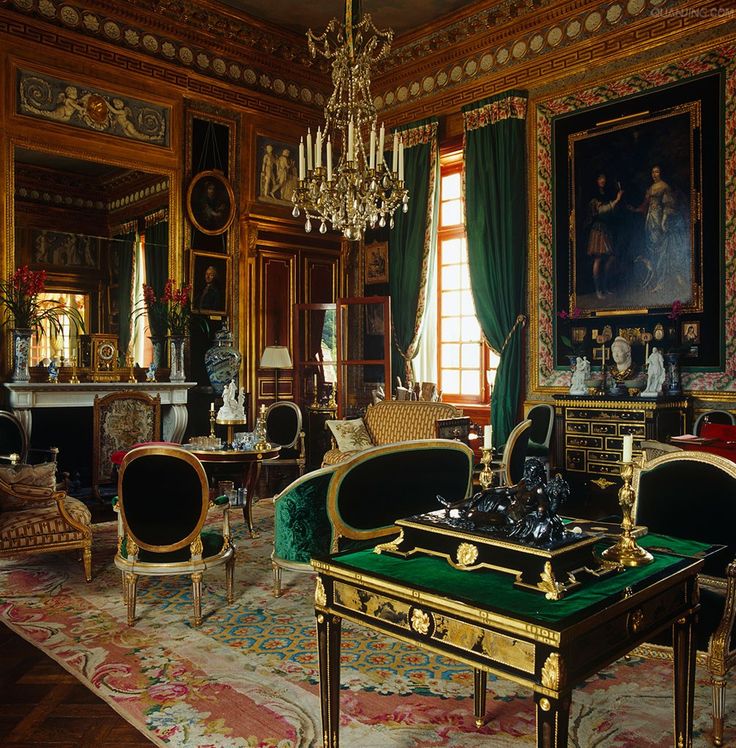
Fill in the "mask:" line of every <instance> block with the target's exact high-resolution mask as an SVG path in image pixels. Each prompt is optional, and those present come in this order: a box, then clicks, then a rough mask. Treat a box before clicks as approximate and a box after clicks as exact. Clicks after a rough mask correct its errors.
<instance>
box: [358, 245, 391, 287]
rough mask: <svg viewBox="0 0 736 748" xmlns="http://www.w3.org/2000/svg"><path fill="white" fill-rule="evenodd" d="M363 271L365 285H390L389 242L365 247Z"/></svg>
mask: <svg viewBox="0 0 736 748" xmlns="http://www.w3.org/2000/svg"><path fill="white" fill-rule="evenodd" d="M363 270H364V282H365V285H370V284H372V283H388V242H373V243H372V244H366V245H365V249H364V254H363Z"/></svg>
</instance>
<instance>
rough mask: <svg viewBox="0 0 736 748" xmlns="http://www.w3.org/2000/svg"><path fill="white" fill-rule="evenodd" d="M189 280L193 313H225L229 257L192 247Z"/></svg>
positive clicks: (228, 281) (228, 280)
mask: <svg viewBox="0 0 736 748" xmlns="http://www.w3.org/2000/svg"><path fill="white" fill-rule="evenodd" d="M189 282H190V284H191V286H192V311H193V312H194V313H195V314H207V315H225V314H227V289H228V288H229V283H230V258H229V257H227V256H225V255H221V254H217V253H215V252H201V251H199V250H196V249H193V250H192V251H191V252H190V253H189Z"/></svg>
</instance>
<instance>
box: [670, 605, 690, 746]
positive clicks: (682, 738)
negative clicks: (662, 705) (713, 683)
mask: <svg viewBox="0 0 736 748" xmlns="http://www.w3.org/2000/svg"><path fill="white" fill-rule="evenodd" d="M693 636H694V633H693V616H692V615H689V616H685V617H683V618H679V619H678V620H677V621H675V623H674V624H673V625H672V643H673V649H674V659H675V663H674V680H675V736H674V738H675V741H674V745H675V748H692V744H693V702H694V696H695V641H694V638H693Z"/></svg>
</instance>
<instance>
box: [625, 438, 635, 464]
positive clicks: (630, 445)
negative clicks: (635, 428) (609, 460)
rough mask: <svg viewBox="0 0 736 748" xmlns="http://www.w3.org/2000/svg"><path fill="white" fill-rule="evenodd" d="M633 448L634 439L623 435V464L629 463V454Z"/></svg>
mask: <svg viewBox="0 0 736 748" xmlns="http://www.w3.org/2000/svg"><path fill="white" fill-rule="evenodd" d="M633 448H634V437H633V436H632V435H631V434H625V435H624V456H623V461H624V462H631V452H632V450H633Z"/></svg>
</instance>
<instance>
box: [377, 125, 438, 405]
mask: <svg viewBox="0 0 736 748" xmlns="http://www.w3.org/2000/svg"><path fill="white" fill-rule="evenodd" d="M398 131H399V133H400V137H402V138H403V141H404V183H405V185H406V188H407V189H408V190H409V210H408V211H407V212H406V213H404V212H402V210H401V208H399V209H398V210H397V211H396V213H395V214H394V227H393V229H391V231H390V233H389V246H388V252H389V263H388V274H389V293H390V294H391V323H392V327H393V346H392V347H391V353H392V355H391V371H392V372H393V373H394V374H397V375H400V376H402V378H404V379H405V381H413V380H414V375H413V368H412V365H411V361H412V359H413V358H414V357H415V356H416V354H417V346H418V343H419V340H420V337H421V334H422V320H423V318H424V311H425V308H426V302H427V279H428V277H429V276H430V269H431V264H432V263H433V262H434V256H435V253H436V244H437V218H436V217H437V201H438V199H439V189H438V183H439V168H440V164H439V149H438V145H437V119H436V118H432V119H425V120H420V121H418V122H414V123H412V124H410V125H406V126H404V127H401V128H398ZM391 144H392V140H391V139H389V142H387V143H386V145H387V147H391ZM392 166H393V165H392ZM392 385H393V383H392V382H389V383H387V386H388V387H389V388H390V387H392ZM388 391H389V390H387V392H388Z"/></svg>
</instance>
